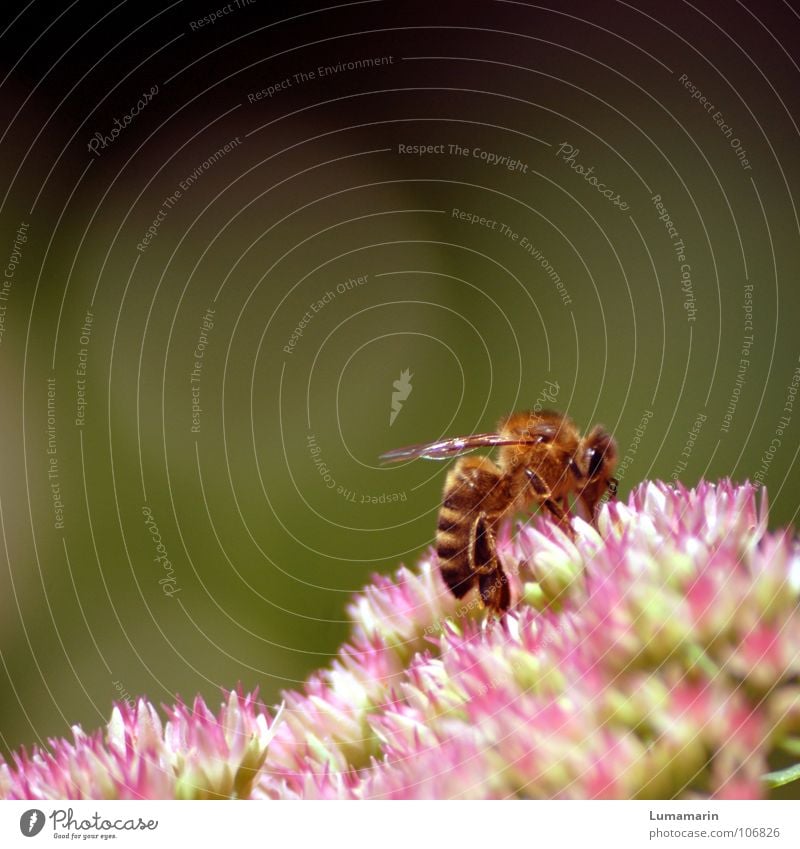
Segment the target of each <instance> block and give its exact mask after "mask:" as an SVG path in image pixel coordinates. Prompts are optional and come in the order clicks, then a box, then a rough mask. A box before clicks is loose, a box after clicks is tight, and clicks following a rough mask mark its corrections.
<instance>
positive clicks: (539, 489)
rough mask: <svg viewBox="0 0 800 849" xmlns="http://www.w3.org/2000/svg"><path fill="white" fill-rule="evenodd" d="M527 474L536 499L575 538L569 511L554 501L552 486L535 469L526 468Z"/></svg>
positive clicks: (565, 531)
mask: <svg viewBox="0 0 800 849" xmlns="http://www.w3.org/2000/svg"><path fill="white" fill-rule="evenodd" d="M526 474H527V475H528V481H529V482H530V485H531V488H532V489H533V491H534V492H535V493H536V501H537V502H538V503H539V504H540V505H541V506H542V507H545V508H547V510H549V511H550V513H551V514H552V515H553V517H554V518H555V520H556V521H557V522H558V525H559V527H560V528H561V529H562V530H563V531H564V533H566V534H567V535H568V536H569V537H570V539H574V538H575V532H574V531H573V530H572V525H570V523H569V512H568V511H567V510H564V508H563V507H562V506H561V505H560V504H559V503H558V502H557V501H553V499H552V497H551V496H552V493H551V492H550V487H549V486H548V485H547V484H546V483H545V482H544V480H543V479H542V478H541V476H540V475H538V474H537V473H536V472H534V471H533V469H526Z"/></svg>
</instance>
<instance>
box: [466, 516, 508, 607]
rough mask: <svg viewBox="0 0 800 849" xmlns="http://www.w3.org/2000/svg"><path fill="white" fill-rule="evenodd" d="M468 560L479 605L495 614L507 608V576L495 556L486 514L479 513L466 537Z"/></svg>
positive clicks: (490, 527)
mask: <svg viewBox="0 0 800 849" xmlns="http://www.w3.org/2000/svg"><path fill="white" fill-rule="evenodd" d="M469 558H470V566H471V567H472V571H473V574H475V575H477V576H478V586H479V587H480V592H481V598H482V599H483V603H484V604H485V605H486V607H488V608H489V609H490V610H491V611H493V612H494V613H497V614H498V615H499V614H501V613H504V612H505V611H506V610H508V608H509V606H510V605H511V593H510V592H509V589H508V577H507V576H506V573H505V572H504V571H503V567H502V566H501V565H500V559H499V558H498V556H497V540H496V538H495V534H494V529H493V528H492V526H491V523H490V522H489V517H488V516H487V515H486V513H483V512H482V513H479V514H478V516H477V518H476V519H475V521H474V522H473V523H472V527H471V528H470V535H469Z"/></svg>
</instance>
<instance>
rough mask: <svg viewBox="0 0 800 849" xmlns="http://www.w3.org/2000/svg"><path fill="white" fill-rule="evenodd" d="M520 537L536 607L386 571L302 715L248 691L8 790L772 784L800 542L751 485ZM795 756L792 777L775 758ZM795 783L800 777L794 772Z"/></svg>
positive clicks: (36, 765)
mask: <svg viewBox="0 0 800 849" xmlns="http://www.w3.org/2000/svg"><path fill="white" fill-rule="evenodd" d="M573 527H574V530H575V539H574V540H572V539H569V538H568V537H567V536H566V535H565V534H564V533H563V532H562V531H560V530H559V529H558V528H556V527H555V525H554V524H553V523H551V522H550V521H548V520H547V519H543V518H538V519H535V520H533V521H532V522H531V523H529V524H528V525H527V526H524V527H522V528H520V529H519V531H518V533H517V534H516V536H515V537H514V538H513V539H511V538H510V537H509V536H508V535H506V538H505V539H503V540H502V541H501V554H502V559H503V564H504V569H505V571H506V572H507V574H508V576H509V580H510V582H511V590H512V598H513V600H514V606H513V608H512V610H511V611H510V612H509V613H508V614H506V615H505V616H504V617H503V618H502V619H500V620H489V619H487V615H486V612H485V611H484V610H483V609H482V608H481V605H480V603H479V602H478V600H477V599H471V598H469V597H468V598H466V599H463V600H462V601H457V600H456V599H454V598H453V597H452V596H451V595H450V594H449V593H448V591H447V589H446V588H445V586H444V584H443V583H442V581H441V579H440V578H439V575H438V570H437V567H436V563H435V557H434V556H432V557H431V558H430V559H427V560H424V561H423V562H422V563H420V564H419V566H418V567H417V569H416V570H414V571H410V570H408V569H405V568H401V569H400V570H399V571H398V572H397V573H396V574H395V576H394V577H393V578H392V579H389V578H386V577H380V576H377V577H375V579H374V581H373V583H372V585H370V586H369V587H367V588H366V589H365V590H364V592H363V593H362V594H360V595H359V596H357V597H356V599H355V600H354V602H353V603H352V605H351V607H350V614H351V617H352V619H353V631H352V637H351V639H350V641H349V642H348V643H347V644H346V645H345V646H343V647H342V648H341V649H340V651H339V652H338V654H337V656H336V658H335V660H334V661H333V663H332V664H331V666H330V667H329V668H327V669H325V670H322V671H320V672H318V673H316V674H314V675H313V676H312V677H311V678H310V680H309V681H308V682H307V684H306V686H305V689H304V691H303V692H289V693H286V694H285V700H284V706H283V712H282V716H280V717H278V716H275V715H273V713H271V712H270V711H269V710H268V709H267V708H265V707H264V706H263V705H261V704H260V703H258V702H257V701H256V699H255V698H254V697H252V696H246V695H243V694H242V693H241V692H233V693H230V694H229V695H228V696H227V699H226V702H225V703H224V705H223V706H222V709H221V711H220V712H219V713H218V714H214V713H212V712H211V711H210V710H209V709H208V708H207V707H206V705H205V704H204V703H203V701H202V700H201V699H199V698H198V699H197V700H195V703H194V705H193V706H192V707H191V708H189V707H187V706H186V705H183V704H178V705H176V706H175V707H173V708H171V709H170V710H169V711H168V715H167V718H166V721H165V722H163V723H162V720H161V719H160V718H159V715H158V713H157V711H156V710H155V709H154V708H153V707H152V706H151V705H150V704H149V703H148V702H146V701H144V700H141V701H139V702H138V703H137V704H136V706H135V707H133V708H131V707H128V706H127V705H118V706H116V707H115V708H114V711H113V714H112V718H111V721H110V723H109V724H108V726H107V728H106V729H105V730H104V731H103V732H96V733H95V734H93V735H86V734H85V733H84V732H82V731H81V730H80V729H79V728H75V729H74V730H73V736H74V739H73V741H72V742H67V741H65V740H53V741H51V744H50V749H49V751H44V750H38V749H36V750H34V751H33V752H32V753H31V754H29V755H28V754H24V753H23V754H19V755H16V756H15V757H14V759H13V764H5V763H2V764H0V793H2V795H3V796H5V797H6V798H17V799H19V798H25V799H41V798H48V799H66V798H70V799H72V798H126V799H127V798H173V797H177V798H219V797H225V798H315V799H318V798H348V799H353V798H355V799H369V798H395V799H400V798H402V799H407V798H436V799H450V798H506V797H522V798H561V799H564V798H566V799H587V798H661V799H663V798H693V797H694V798H698V797H699V798H702V797H715V798H752V797H762V796H765V795H767V793H768V792H769V786H770V785H769V781H768V780H767V779H768V778H769V775H768V774H769V773H770V771H771V770H774V769H775V768H776V766H778V767H779V766H785V764H786V763H787V762H788V761H787V758H789V757H790V754H791V753H794V757H795V759H796V757H797V753H798V751H800V745H799V743H800V608H798V603H800V550H798V546H797V543H796V541H795V539H794V538H793V536H791V535H790V534H789V533H788V532H781V533H768V532H767V530H766V497H765V495H764V496H762V500H761V508H760V509H759V507H758V505H757V498H756V491H755V489H754V488H753V487H752V486H751V485H749V484H745V485H742V486H735V485H733V484H731V483H730V482H722V483H719V484H716V485H714V484H707V483H702V484H701V485H700V486H698V488H697V489H694V490H686V489H684V488H683V487H677V488H676V487H671V486H667V485H665V484H662V483H645V484H642V485H641V486H639V487H638V488H637V489H636V490H635V491H634V492H633V493H632V494H631V496H630V498H629V500H628V503H627V504H623V503H619V502H618V503H610V504H607V505H605V506H604V507H603V509H602V511H601V514H600V517H599V520H598V529H597V530H595V529H594V528H592V527H591V526H589V525H588V524H586V523H585V522H583V521H581V520H580V519H575V520H574V521H573ZM772 774H773V775H774V773H772ZM773 783H780V782H779V781H774V782H773Z"/></svg>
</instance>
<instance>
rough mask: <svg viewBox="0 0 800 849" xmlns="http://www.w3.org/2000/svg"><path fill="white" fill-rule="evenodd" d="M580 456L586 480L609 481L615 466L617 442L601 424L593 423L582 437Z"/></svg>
mask: <svg viewBox="0 0 800 849" xmlns="http://www.w3.org/2000/svg"><path fill="white" fill-rule="evenodd" d="M581 450H582V454H583V456H582V457H581V458H580V460H581V465H582V466H583V468H582V471H583V474H584V476H585V477H586V480H587V481H588V482H610V481H612V480H613V477H612V476H613V474H614V469H616V467H617V443H616V442H615V441H614V437H613V436H612V435H611V434H610V433H609V432H608V431H607V430H606V429H605V428H604V427H602V425H595V426H594V427H593V428H592V430H591V431H590V432H589V433H588V434H587V435H586V436H585V437H584V439H583V442H582V445H581Z"/></svg>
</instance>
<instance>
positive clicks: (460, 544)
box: [436, 498, 475, 598]
mask: <svg viewBox="0 0 800 849" xmlns="http://www.w3.org/2000/svg"><path fill="white" fill-rule="evenodd" d="M447 502H448V499H447V498H445V503H444V505H443V506H442V508H441V510H440V511H439V521H438V523H437V525H436V554H437V555H438V557H439V569H440V571H441V573H442V578H443V579H444V582H445V583H446V584H447V586H448V587H449V588H450V591H451V592H452V593H453V595H454V596H455V597H456V598H463V597H464V596H465V595H466V594H467V593H468V592H469V591H470V589H472V586H473V584H474V583H475V575H473V573H472V567H471V566H470V560H469V532H470V525H471V518H470V513H469V511H468V510H463V509H462V510H458V509H456V508H454V507H453V506H448V503H447Z"/></svg>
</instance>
